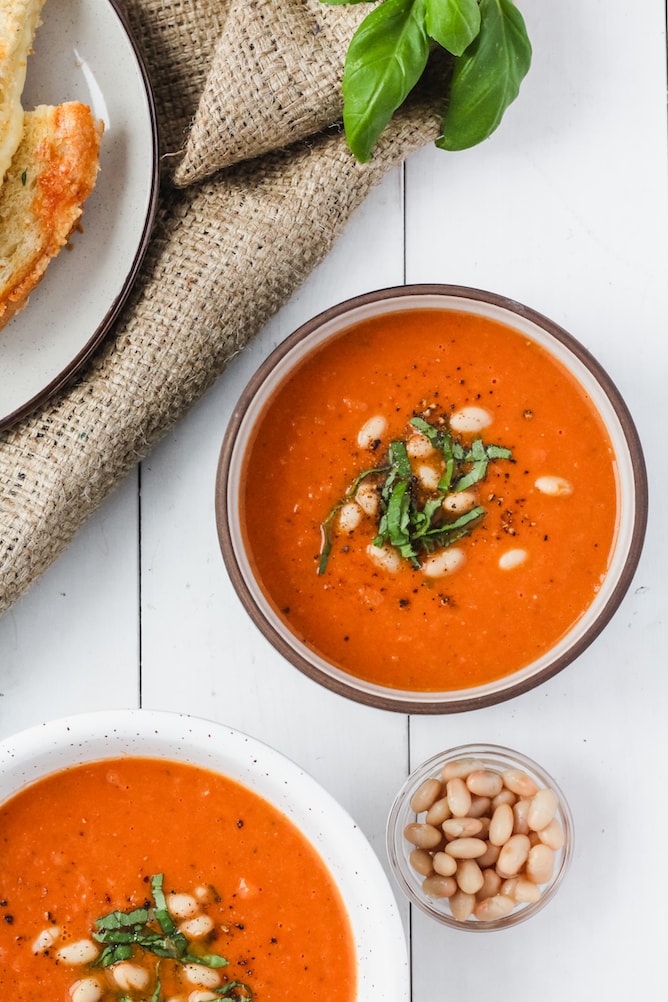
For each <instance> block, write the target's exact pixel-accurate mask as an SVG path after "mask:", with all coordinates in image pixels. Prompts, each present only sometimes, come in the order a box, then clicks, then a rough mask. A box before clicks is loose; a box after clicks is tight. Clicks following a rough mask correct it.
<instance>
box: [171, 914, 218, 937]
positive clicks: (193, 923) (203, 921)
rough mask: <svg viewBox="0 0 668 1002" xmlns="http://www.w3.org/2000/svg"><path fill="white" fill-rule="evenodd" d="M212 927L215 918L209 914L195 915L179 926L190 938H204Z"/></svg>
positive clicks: (180, 930)
mask: <svg viewBox="0 0 668 1002" xmlns="http://www.w3.org/2000/svg"><path fill="white" fill-rule="evenodd" d="M212 929H213V919H212V918H211V917H210V916H209V915H195V917H194V918H190V919H186V920H185V921H184V922H182V923H181V925H180V926H179V932H182V933H183V935H184V936H187V937H188V939H203V938H204V937H205V936H208V935H209V933H210V932H211V930H212Z"/></svg>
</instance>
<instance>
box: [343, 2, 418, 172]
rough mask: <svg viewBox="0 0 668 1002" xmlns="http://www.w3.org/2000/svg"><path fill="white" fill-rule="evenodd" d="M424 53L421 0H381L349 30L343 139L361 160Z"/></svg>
mask: <svg viewBox="0 0 668 1002" xmlns="http://www.w3.org/2000/svg"><path fill="white" fill-rule="evenodd" d="M428 58H429V37H428V35H427V30H426V26H425V0H384V2H383V3H381V4H379V5H378V6H377V7H375V8H374V9H373V10H372V11H371V13H370V14H367V16H366V17H365V18H364V20H363V21H362V23H361V24H360V26H359V27H358V29H357V31H356V32H355V34H354V35H353V37H352V39H351V41H350V45H349V47H348V52H347V54H346V62H345V68H344V73H343V124H344V128H345V133H346V140H347V142H348V145H349V147H350V149H351V150H352V152H353V154H354V155H355V157H356V158H357V160H358V161H359V162H360V163H366V162H367V161H368V160H369V159H370V157H371V151H372V149H373V147H374V146H375V145H376V142H377V140H378V138H379V136H380V135H381V133H382V132H383V130H384V129H385V127H386V125H387V124H388V122H389V121H390V119H391V118H392V116H393V115H394V112H395V111H396V110H397V108H399V107H400V106H401V105H402V104H403V102H404V100H405V99H406V97H407V96H408V95H409V94H410V92H411V90H412V89H413V87H414V86H415V84H416V83H417V82H418V80H419V79H420V77H421V76H422V73H423V71H424V68H425V66H426V65H427V59H428Z"/></svg>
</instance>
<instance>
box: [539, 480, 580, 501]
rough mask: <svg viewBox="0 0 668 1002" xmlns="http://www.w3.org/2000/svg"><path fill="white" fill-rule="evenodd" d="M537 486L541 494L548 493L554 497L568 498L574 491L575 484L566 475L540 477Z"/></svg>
mask: <svg viewBox="0 0 668 1002" xmlns="http://www.w3.org/2000/svg"><path fill="white" fill-rule="evenodd" d="M535 486H536V490H539V491H540V492H541V494H547V495H548V496H549V497H552V498H566V497H569V495H571V494H572V493H573V484H572V483H571V482H570V480H566V478H565V477H553V476H545V477H538V479H537V480H536V481H535Z"/></svg>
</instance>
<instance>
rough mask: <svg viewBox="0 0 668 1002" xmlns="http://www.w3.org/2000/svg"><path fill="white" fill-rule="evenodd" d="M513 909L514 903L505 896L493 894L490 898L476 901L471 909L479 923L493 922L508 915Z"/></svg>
mask: <svg viewBox="0 0 668 1002" xmlns="http://www.w3.org/2000/svg"><path fill="white" fill-rule="evenodd" d="M514 907H515V902H514V901H513V899H512V898H508V897H506V895H505V894H495V895H494V896H493V897H491V898H484V899H483V900H482V901H478V903H477V904H476V906H475V908H474V909H473V914H474V915H475V917H476V918H477V919H480V921H481V922H494V921H496V919H500V918H505V917H506V915H510V913H511V911H512V910H513V908H514Z"/></svg>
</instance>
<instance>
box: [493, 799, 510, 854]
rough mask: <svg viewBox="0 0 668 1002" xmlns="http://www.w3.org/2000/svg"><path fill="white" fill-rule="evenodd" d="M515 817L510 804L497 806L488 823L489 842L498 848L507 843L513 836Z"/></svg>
mask: <svg viewBox="0 0 668 1002" xmlns="http://www.w3.org/2000/svg"><path fill="white" fill-rule="evenodd" d="M514 823H515V816H514V814H513V809H512V807H511V806H510V804H499V806H498V807H497V808H496V810H495V811H494V813H493V814H492V820H491V821H490V823H489V841H490V842H491V843H492V845H496V846H498V847H499V848H500V847H501V846H502V845H505V843H506V842H507V841H508V839H509V838H510V836H511V835H512V834H513V825H514Z"/></svg>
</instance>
